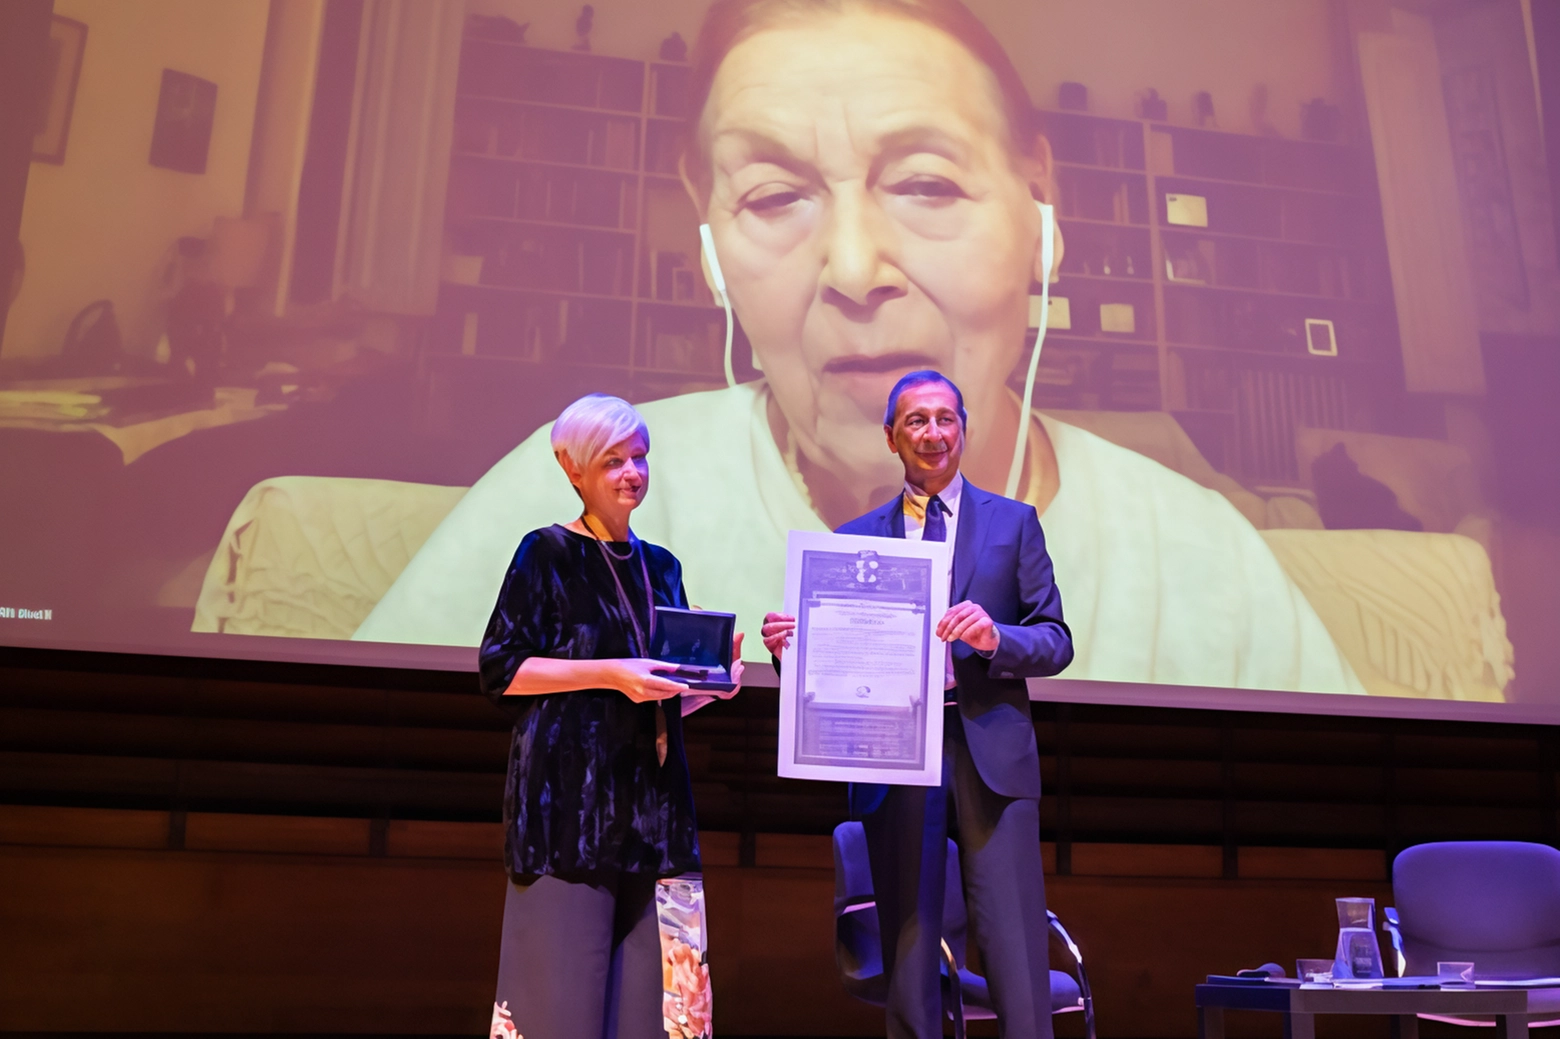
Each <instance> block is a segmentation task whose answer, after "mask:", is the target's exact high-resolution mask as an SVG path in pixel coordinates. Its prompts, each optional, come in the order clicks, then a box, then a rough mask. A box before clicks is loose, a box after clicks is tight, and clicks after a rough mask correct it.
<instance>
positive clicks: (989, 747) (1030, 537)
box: [837, 480, 1073, 816]
mask: <svg viewBox="0 0 1560 1039" xmlns="http://www.w3.org/2000/svg"><path fill="white" fill-rule="evenodd" d="M959 509H960V511H959V516H958V530H957V534H956V540H955V542H954V546H953V595H952V598H951V599H950V600H949V603H950V605H952V604H956V603H961V602H963V601H964V600H966V599H968V600H970V601H971V602H975V603H978V604H980V605H981V606H982V607H984V608H985V610H986V612H987V613H988V614H989V615H990V616H991V619H992V620H993V621H995V622H996V625H997V630H998V632H1000V633H1001V640H1000V643H999V645H998V646H997V651H996V653H995V654H994V655H993V656H992V657H991V658H990V659H987V658H986V657H983V656H981V655H980V654H979V653H977V652H975V651H974V650H973V649H971V648H970V645H969V644H968V643H966V642H955V643H954V644H953V674H954V678H955V680H956V682H957V683H958V690H957V693H958V701H959V714H960V716H961V717H962V718H963V720H964V732H965V735H966V738H967V739H968V741H969V747H970V756H971V757H972V758H973V759H974V761H975V768H976V770H977V771H978V772H979V773H980V778H981V779H982V780H984V781H985V783H986V785H987V786H988V787H990V788H991V790H992V792H994V793H997V794H1000V795H1002V796H1003V797H1035V798H1038V797H1039V796H1040V754H1039V751H1038V750H1037V749H1036V747H1035V728H1034V723H1033V721H1031V719H1030V714H1029V690H1028V688H1027V687H1026V686H1025V684H1024V679H1026V678H1038V677H1044V676H1047V675H1054V674H1056V673H1057V672H1059V671H1061V670H1062V669H1063V668H1064V667H1066V666H1067V665H1068V664H1070V663H1071V662H1072V658H1073V644H1072V632H1071V631H1070V630H1068V627H1067V624H1066V622H1065V621H1063V620H1062V597H1061V595H1060V593H1058V592H1057V590H1056V582H1055V581H1054V580H1052V577H1051V557H1050V556H1049V555H1047V554H1046V550H1045V535H1044V534H1043V533H1041V530H1040V518H1039V516H1037V515H1036V514H1035V510H1034V507H1033V506H1032V505H1025V504H1024V503H1023V502H1018V501H1014V500H1013V499H1011V498H1004V497H1002V496H1001V495H999V494H992V493H990V492H989V491H983V490H981V489H980V488H979V487H976V486H975V485H974V484H972V483H970V482H969V480H965V481H964V492H963V494H962V495H961V496H960V499H959ZM837 533H840V534H865V535H868V536H871V537H884V538H902V537H904V536H905V513H904V499H903V495H900V496H897V497H895V498H894V500H893V501H890V502H889V503H888V504H887V505H884V506H883V507H882V508H878V509H873V510H872V511H871V512H869V513H867V514H866V515H865V516H861V517H859V518H857V519H853V520H851V521H850V522H849V523H846V524H845V525H843V526H842V527H840V528H839V530H838V531H837ZM887 792H888V788H887V787H886V786H881V785H878V784H865V783H858V784H854V785H853V786H852V787H851V794H850V800H851V810H852V812H853V813H855V814H856V815H858V816H859V815H863V814H865V813H866V812H870V811H872V810H873V809H875V808H876V807H877V806H878V805H879V804H881V803H882V800H883V797H884V796H885V795H886V794H887Z"/></svg>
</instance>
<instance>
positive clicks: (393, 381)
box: [0, 0, 1560, 708]
mask: <svg viewBox="0 0 1560 1039" xmlns="http://www.w3.org/2000/svg"><path fill="white" fill-rule="evenodd" d="M163 6H164V5H161V4H160V3H159V0H141V2H140V3H139V4H138V5H137V10H138V11H139V12H140V13H139V14H138V15H137V16H136V17H133V18H132V17H129V16H127V15H126V14H124V13H123V12H122V10H120V9H116V7H115V6H114V5H108V4H102V3H93V2H90V0H58V2H57V4H56V10H57V11H58V12H59V14H60V15H62V16H70V17H73V18H76V19H77V20H79V21H82V22H85V23H86V24H87V25H88V29H89V32H88V35H87V42H86V44H85V51H84V52H83V53H82V54H81V55H80V56H79V58H78V60H79V63H80V73H79V84H78V85H77V86H76V87H75V90H74V101H73V104H74V116H73V118H72V119H71V120H70V121H69V123H68V141H66V142H64V143H63V144H62V145H61V147H62V148H63V149H64V159H63V161H62V162H59V163H56V162H54V161H53V160H40V161H36V162H34V164H33V166H32V171H31V179H30V181H29V184H28V189H27V194H26V197H25V208H24V214H23V223H22V233H21V243H20V246H21V251H20V253H19V255H21V256H25V264H23V265H22V267H21V270H22V273H21V274H20V276H19V280H18V281H17V282H16V284H15V286H14V288H13V301H12V303H11V307H10V311H9V314H8V316H7V318H6V324H5V339H4V344H3V352H0V445H3V447H0V484H3V485H0V499H3V500H0V527H3V529H0V533H3V535H4V540H3V541H0V606H4V607H8V608H10V609H13V610H15V611H16V612H15V613H14V614H6V613H3V612H0V643H5V644H52V645H66V646H82V647H95V648H119V649H126V650H147V651H154V652H156V651H165V652H166V651H174V652H184V653H209V654H215V655H238V656H253V657H272V658H275V657H280V658H292V659H300V660H339V661H344V662H353V663H369V664H371V663H376V662H380V663H385V662H393V663H397V664H404V663H418V662H426V663H429V664H437V665H439V666H461V667H469V666H474V663H475V654H474V647H475V646H476V645H477V643H478V641H479V640H480V638H481V636H482V632H483V628H484V626H485V624H486V622H487V619H488V616H489V613H490V612H491V610H492V608H493V602H494V599H495V596H496V595H497V591H498V588H499V584H500V582H501V580H502V578H503V575H504V572H505V569H506V567H507V565H508V563H509V561H510V559H511V557H512V556H513V553H514V550H515V547H516V545H517V544H518V543H519V541H520V539H521V537H522V536H523V535H524V534H525V533H526V532H527V531H530V530H532V529H534V528H536V527H539V526H545V525H547V524H549V523H553V522H565V521H568V520H570V519H572V518H574V517H575V516H577V515H578V513H579V509H580V506H579V500H578V498H577V497H576V495H575V493H574V492H573V490H572V488H571V487H570V486H569V484H568V482H567V479H566V478H565V476H564V474H563V472H562V471H561V469H560V468H559V466H558V464H557V462H556V461H555V460H554V458H553V453H552V450H551V447H550V444H549V439H548V423H549V422H550V420H551V419H552V418H553V417H554V416H556V415H557V413H558V412H559V411H560V410H561V408H562V407H563V406H564V405H565V404H567V403H568V402H569V401H571V400H573V399H575V398H576V397H578V396H579V395H581V394H583V393H586V392H591V391H602V392H607V393H613V394H617V395H620V396H623V397H625V398H627V399H629V400H631V401H633V402H635V403H636V405H638V406H639V407H640V409H641V411H642V412H643V414H644V415H645V417H646V419H647V420H648V423H649V426H650V432H651V451H650V456H649V458H650V471H651V483H650V491H649V495H648V498H647V500H646V502H645V504H644V505H643V506H642V507H641V508H640V509H638V510H637V511H636V512H635V513H634V528H635V531H636V532H637V533H638V535H639V536H640V537H642V538H644V539H646V540H648V541H651V542H655V543H658V544H661V545H664V546H666V547H667V548H669V549H671V551H672V552H673V553H675V554H676V555H677V557H678V558H679V559H680V560H681V562H682V564H683V567H684V578H685V583H686V587H687V591H688V594H689V598H690V600H691V601H693V602H695V603H697V604H699V605H700V606H702V607H706V608H709V609H713V610H722V611H729V612H734V613H736V614H737V615H738V628H739V630H742V631H745V632H747V633H748V638H747V642H746V649H745V652H746V653H747V654H748V655H749V656H750V657H751V658H752V659H754V660H760V659H764V660H767V654H766V653H765V652H764V650H763V647H762V645H761V642H760V640H759V639H758V638H757V637H756V634H755V633H756V632H757V629H758V625H759V621H760V619H761V618H762V616H763V614H764V613H765V611H767V610H774V609H779V607H780V603H781V598H782V596H781V590H782V579H783V571H784V559H785V539H786V534H787V532H788V531H790V530H818V531H822V530H827V529H831V528H833V527H835V526H838V525H839V524H841V523H843V522H845V521H846V520H849V519H851V518H853V517H855V516H857V515H860V514H861V513H863V512H865V511H866V510H868V509H869V508H872V507H875V506H878V505H880V504H882V503H883V502H885V501H887V500H889V499H890V498H891V497H893V496H894V495H896V494H898V493H899V492H900V490H901V487H902V469H901V466H900V463H899V461H898V459H897V458H896V456H895V455H894V454H893V453H892V452H891V451H890V450H889V449H888V447H887V445H886V444H885V442H884V435H883V428H882V423H883V409H884V405H885V401H886V398H887V394H888V390H889V388H890V387H891V386H892V385H893V383H894V381H895V380H896V379H897V378H898V377H899V376H901V375H903V374H904V373H905V372H907V371H911V370H914V369H919V368H934V369H937V370H938V371H941V372H943V373H944V374H946V375H947V376H949V377H950V378H951V379H953V380H954V381H955V382H956V383H957V384H958V385H959V386H960V387H961V389H962V391H963V394H964V398H965V401H966V405H967V409H968V412H969V425H968V430H967V449H966V452H965V455H964V462H963V472H964V474H965V476H966V478H967V479H968V480H970V481H971V482H972V483H974V484H976V485H977V486H979V487H982V488H985V489H988V490H994V491H998V492H1002V491H1004V490H1006V489H1009V488H1011V490H1010V491H1009V493H1011V495H1012V496H1014V497H1018V498H1021V499H1022V500H1024V501H1026V502H1028V503H1030V504H1032V505H1033V506H1034V507H1035V508H1036V509H1037V510H1038V512H1039V513H1040V517H1041V522H1042V525H1043V527H1044V531H1045V535H1046V539H1047V546H1048V549H1049V552H1050V554H1051V557H1052V559H1053V561H1054V564H1055V574H1056V582H1057V585H1058V587H1059V589H1060V591H1061V594H1062V599H1063V605H1064V609H1065V614H1066V618H1067V620H1068V622H1069V624H1070V625H1071V627H1072V630H1073V634H1074V638H1075V645H1076V657H1075V660H1074V662H1073V664H1072V665H1071V667H1070V668H1069V669H1068V670H1067V672H1066V674H1065V676H1064V677H1065V678H1067V679H1094V680H1100V681H1106V682H1117V683H1128V684H1135V685H1141V684H1153V685H1160V686H1166V687H1170V686H1193V687H1212V688H1229V689H1249V690H1269V691H1279V692H1310V693H1328V694H1356V695H1366V694H1368V695H1370V696H1379V697H1414V698H1422V699H1428V700H1474V701H1493V702H1507V701H1520V702H1529V703H1540V704H1541V703H1544V702H1546V698H1548V699H1549V700H1552V701H1553V703H1554V704H1555V706H1556V707H1557V708H1560V692H1557V691H1556V690H1560V683H1557V682H1556V681H1555V679H1557V678H1560V651H1557V650H1556V649H1554V648H1553V647H1552V646H1551V645H1550V644H1549V642H1550V640H1549V639H1547V638H1546V637H1545V636H1544V635H1543V632H1544V631H1545V630H1546V629H1547V627H1548V626H1550V625H1551V624H1552V622H1553V621H1554V619H1555V618H1554V616H1553V613H1554V605H1553V598H1552V595H1551V594H1549V593H1548V591H1547V589H1550V588H1552V587H1554V586H1555V584H1556V582H1557V581H1560V523H1557V515H1560V505H1557V499H1560V492H1557V491H1556V489H1555V487H1554V484H1555V481H1554V480H1553V475H1552V470H1553V457H1554V455H1553V452H1554V450H1555V448H1556V445H1557V440H1560V437H1557V432H1560V420H1557V418H1556V416H1555V414H1554V412H1553V409H1552V408H1551V407H1550V406H1549V404H1548V401H1549V399H1550V397H1551V396H1552V394H1553V392H1554V391H1556V390H1557V389H1560V364H1557V361H1556V358H1557V357H1560V264H1557V262H1556V256H1555V231H1554V221H1553V215H1552V213H1551V211H1550V201H1549V200H1550V180H1549V172H1548V170H1547V169H1546V168H1545V166H1544V162H1543V158H1542V156H1543V150H1542V147H1541V146H1540V143H1539V140H1540V139H1539V130H1538V127H1539V122H1538V119H1539V116H1538V107H1537V102H1536V93H1535V85H1534V81H1533V77H1532V72H1531V68H1530V65H1529V62H1528V58H1527V53H1528V51H1527V37H1526V32H1527V30H1526V28H1525V25H1524V21H1523V18H1522V14H1521V6H1520V4H1519V3H1517V2H1516V0H1510V2H1505V0H1492V2H1490V3H1487V4H1480V5H1469V6H1466V7H1458V8H1455V9H1453V8H1447V9H1445V10H1438V11H1435V12H1430V13H1426V12H1424V11H1421V10H1418V9H1409V8H1404V9H1397V8H1394V7H1392V6H1391V5H1379V7H1378V8H1371V9H1370V10H1369V11H1367V10H1366V9H1365V8H1364V7H1363V6H1362V7H1360V8H1359V9H1358V10H1356V9H1354V8H1353V7H1350V6H1349V5H1337V4H1332V3H1329V2H1326V0H1271V2H1263V3H1248V2H1242V0H1108V2H1100V0H1040V2H1035V0H968V6H967V7H966V6H964V5H962V4H960V3H959V2H958V0H815V2H814V0H790V2H783V3H782V2H779V0H773V2H765V0H747V2H740V3H733V2H729V0H728V2H723V3H718V4H715V5H714V6H710V5H708V4H707V3H705V2H704V0H686V2H682V3H677V4H639V3H629V2H626V0H606V2H598V3H596V4H594V5H593V6H594V16H593V18H590V19H586V18H583V17H576V16H577V15H578V14H579V12H578V11H576V10H572V9H566V8H565V7H564V6H562V5H557V4H551V3H541V2H532V0H469V2H460V0H441V2H439V3H428V4H422V5H410V6H409V7H406V8H392V7H390V6H386V7H384V8H380V7H375V6H373V5H369V6H368V7H362V6H361V5H352V4H346V3H327V4H325V5H323V6H322V7H321V8H320V9H319V13H318V18H317V20H314V21H311V20H310V18H309V17H304V16H302V15H299V14H296V13H287V12H285V11H284V10H283V9H281V8H277V9H274V10H273V9H272V8H271V6H270V5H269V4H268V3H265V2H263V0H253V2H250V0H234V3H233V4H232V7H231V9H230V12H225V13H222V14H217V13H212V14H210V15H209V16H202V17H197V18H195V19H194V20H192V19H191V18H190V17H188V16H187V11H186V8H184V7H179V8H178V12H185V13H176V12H174V10H173V8H172V6H171V5H168V10H167V11H166V12H163V10H162V8H163ZM151 37H156V38H158V39H166V40H167V41H170V42H169V43H168V47H165V48H163V50H159V51H158V52H157V53H159V54H162V53H163V51H164V50H168V48H172V51H171V52H176V53H183V54H185V55H186V56H187V61H186V62H185V66H182V67H180V68H178V69H176V71H179V72H181V73H184V74H186V75H188V76H193V77H196V78H197V79H198V80H200V81H202V82H209V83H210V84H214V89H215V96H216V101H215V108H214V109H211V110H208V109H207V108H203V109H202V110H201V111H200V112H196V113H193V115H190V113H185V114H186V115H190V118H195V119H197V120H200V121H204V125H203V126H202V127H194V128H190V127H185V128H184V130H188V131H190V132H188V133H184V131H183V130H181V134H182V136H181V137H180V140H181V142H183V143H182V145H181V147H185V148H186V150H188V149H189V148H196V150H198V148H197V145H198V143H199V141H200V140H201V138H202V134H201V133H200V132H197V131H200V130H204V135H205V136H206V137H209V144H208V145H207V146H206V151H205V154H204V155H203V156H202V160H203V161H202V168H203V170H204V172H200V173H192V172H189V169H190V168H193V158H192V157H191V156H183V157H182V158H181V165H180V166H178V167H175V168H165V167H164V166H161V165H159V164H158V163H157V162H156V161H152V162H148V158H147V156H148V150H147V149H148V147H149V144H150V137H149V136H148V137H147V139H146V140H141V139H140V137H137V136H136V134H139V133H141V130H142V129H144V130H145V134H144V135H143V136H145V135H149V134H151V133H152V127H153V124H154V122H155V123H156V124H157V125H158V126H159V127H161V126H162V125H163V121H164V115H165V114H166V113H164V111H163V107H164V106H166V105H167V104H169V103H170V102H169V99H168V98H165V97H160V96H159V94H158V86H157V83H158V82H159V81H158V80H157V76H156V75H153V74H149V78H147V85H145V89H139V88H138V90H129V89H124V88H122V84H121V82H119V80H118V79H117V77H119V76H121V75H122V74H123V70H124V68H126V67H129V66H128V65H127V64H126V63H129V64H130V65H133V64H134V63H135V62H136V61H143V62H144V63H145V64H146V65H147V68H149V69H150V68H151V67H152V65H154V64H157V63H159V62H164V61H165V60H166V61H172V60H173V59H172V58H167V59H165V58H163V57H158V58H157V59H155V60H154V59H152V58H150V57H146V58H144V59H142V58H138V57H135V56H134V55H136V54H137V53H138V52H139V51H141V50H144V49H145V48H144V47H143V44H144V43H145V41H146V40H147V39H148V38H151ZM217 55H220V56H222V57H221V58H220V59H219V58H218V57H215V56H217ZM360 63H367V66H368V67H369V68H370V69H371V70H373V72H374V74H373V75H363V74H362V72H363V69H362V68H360V67H359V65H360ZM159 69H160V66H159ZM1403 84H1413V86H1414V89H1413V90H1405V89H1404V88H1403ZM61 103H65V102H64V101H63V99H62V100H61ZM208 107H209V106H208ZM143 123H144V124H145V125H144V127H142V126H141V124H143ZM132 124H133V125H134V126H135V127H138V129H136V130H135V131H134V132H132V131H131V130H129V129H125V127H128V126H131V125H132ZM1037 202H1044V203H1047V204H1049V205H1051V206H1054V207H1055V213H1056V216H1057V226H1056V233H1055V235H1054V237H1053V239H1052V242H1051V245H1052V247H1053V249H1052V251H1053V253H1054V258H1055V259H1054V263H1053V265H1052V267H1051V269H1046V267H1045V265H1044V263H1043V260H1042V253H1043V249H1042V244H1043V243H1042V233H1043V229H1042V218H1041V212H1040V208H1039V207H1038V206H1037V205H1036V203H1037ZM701 224H707V225H708V227H709V240H710V242H711V244H712V246H713V250H714V254H715V256H716V258H717V262H718V264H719V267H720V270H721V273H722V274H723V278H724V285H725V290H726V296H727V298H728V301H729V304H730V310H731V314H732V320H733V322H734V328H733V334H732V337H731V346H730V348H729V351H728V347H727V323H726V322H727V316H726V310H725V309H724V308H723V307H722V305H721V304H722V301H721V299H720V297H719V296H718V295H717V293H716V291H715V288H716V282H715V278H714V275H713V271H712V268H711V264H710V260H709V258H708V257H707V256H706V255H705V253H704V251H703V250H702V249H701V241H700V232H699V228H700V225H701ZM1047 285H1048V288H1049V304H1048V306H1044V305H1043V304H1042V287H1043V286H1047ZM1043 306H1044V312H1043V313H1042V308H1043ZM1042 317H1043V318H1044V324H1045V326H1046V328H1045V333H1044V336H1043V339H1042V337H1041V336H1040V335H1039V334H1038V330H1039V326H1040V325H1041V324H1042ZM1036 349H1039V350H1040V359H1039V367H1038V375H1037V378H1036V381H1035V389H1034V398H1033V399H1034V406H1033V408H1032V409H1030V410H1029V411H1028V412H1027V413H1026V412H1025V411H1024V410H1023V408H1022V403H1021V395H1022V392H1023V388H1024V381H1025V374H1026V371H1027V369H1028V367H1029V364H1030V360H1031V357H1032V355H1033V352H1034V351H1035V350H1036ZM1020 437H1023V438H1025V443H1026V444H1027V446H1026V448H1025V450H1024V452H1023V454H1022V457H1021V459H1020V464H1019V465H1018V467H1017V469H1015V468H1014V454H1015V452H1014V445H1015V442H1016V441H1017V440H1018V439H1019V438H1020ZM1010 474H1013V476H1014V478H1012V479H1010ZM23 612H26V614H27V617H26V619H24V618H23V616H22V614H23ZM38 618H42V619H38ZM468 658H469V659H468ZM1167 702H1168V701H1167Z"/></svg>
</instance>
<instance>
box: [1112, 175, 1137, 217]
mask: <svg viewBox="0 0 1560 1039" xmlns="http://www.w3.org/2000/svg"><path fill="white" fill-rule="evenodd" d="M1110 218H1111V219H1112V220H1114V221H1115V222H1116V223H1118V224H1130V223H1131V222H1132V197H1131V195H1130V194H1128V189H1127V185H1126V184H1117V185H1116V190H1115V191H1113V192H1111V196H1110Z"/></svg>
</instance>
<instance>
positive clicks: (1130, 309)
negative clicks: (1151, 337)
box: [1100, 303, 1137, 335]
mask: <svg viewBox="0 0 1560 1039" xmlns="http://www.w3.org/2000/svg"><path fill="white" fill-rule="evenodd" d="M1100 331H1101V332H1114V333H1117V334H1123V335H1134V334H1136V332H1137V308H1135V307H1134V306H1133V305H1132V304H1131V303H1101V304H1100Z"/></svg>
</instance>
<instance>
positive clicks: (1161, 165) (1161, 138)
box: [1148, 129, 1175, 177]
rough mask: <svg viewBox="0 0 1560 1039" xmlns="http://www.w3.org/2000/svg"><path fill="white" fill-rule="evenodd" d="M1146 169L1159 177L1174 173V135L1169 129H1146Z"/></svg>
mask: <svg viewBox="0 0 1560 1039" xmlns="http://www.w3.org/2000/svg"><path fill="white" fill-rule="evenodd" d="M1148 171H1149V172H1150V173H1152V174H1154V175H1155V176H1159V177H1170V176H1174V175H1175V137H1174V136H1173V135H1172V134H1171V133H1170V131H1169V130H1159V129H1153V130H1150V131H1148Z"/></svg>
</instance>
